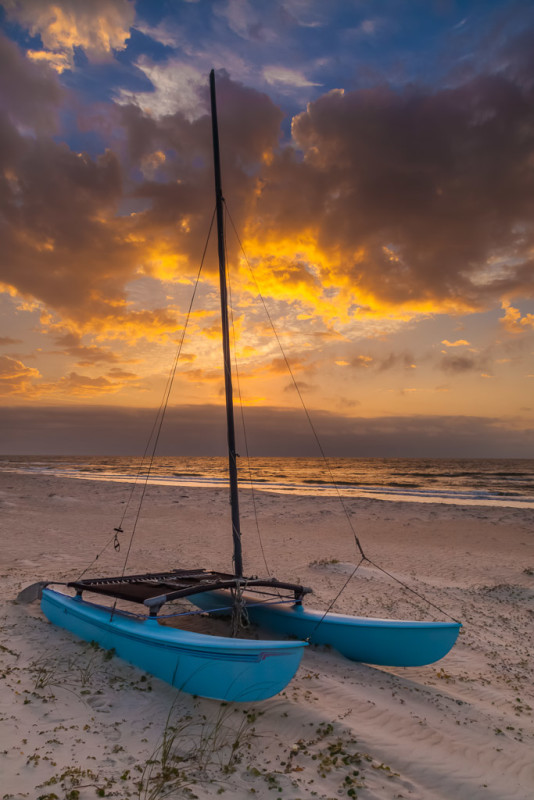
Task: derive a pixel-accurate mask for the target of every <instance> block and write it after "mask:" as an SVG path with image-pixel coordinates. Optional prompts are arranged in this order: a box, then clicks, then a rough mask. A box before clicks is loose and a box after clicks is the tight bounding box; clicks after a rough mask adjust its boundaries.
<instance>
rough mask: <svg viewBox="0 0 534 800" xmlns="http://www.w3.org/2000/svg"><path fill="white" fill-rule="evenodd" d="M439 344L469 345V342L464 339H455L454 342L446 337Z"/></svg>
mask: <svg viewBox="0 0 534 800" xmlns="http://www.w3.org/2000/svg"><path fill="white" fill-rule="evenodd" d="M441 344H444V345H445V346H446V347H469V342H468V341H466V339H457V340H456V341H455V342H449V340H448V339H443V340H442V342H441Z"/></svg>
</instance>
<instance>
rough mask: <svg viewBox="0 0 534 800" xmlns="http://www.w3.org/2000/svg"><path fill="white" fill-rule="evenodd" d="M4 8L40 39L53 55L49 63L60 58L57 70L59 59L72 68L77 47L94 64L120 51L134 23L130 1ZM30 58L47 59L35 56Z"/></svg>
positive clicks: (61, 1)
mask: <svg viewBox="0 0 534 800" xmlns="http://www.w3.org/2000/svg"><path fill="white" fill-rule="evenodd" d="M3 6H4V8H5V10H6V12H7V14H8V16H9V17H10V18H11V19H15V20H17V22H19V23H20V24H21V25H23V26H24V27H26V28H27V29H28V30H29V31H30V33H31V34H32V35H33V36H35V35H39V36H40V37H41V41H42V42H43V45H44V47H45V49H46V51H50V52H51V53H52V54H55V56H52V57H51V59H50V60H52V61H53V62H54V57H56V58H57V57H59V59H60V60H59V61H55V62H54V65H55V67H56V68H57V65H58V64H60V63H61V59H63V60H64V61H66V62H67V63H68V65H69V66H72V65H73V61H74V50H75V48H76V47H81V48H83V50H84V52H85V54H86V55H87V57H88V58H89V59H90V60H94V61H102V60H105V59H107V58H108V57H109V56H110V54H111V53H112V52H113V50H123V49H124V47H125V46H126V41H127V40H128V39H129V38H130V27H131V25H132V24H133V22H134V19H135V7H134V4H133V3H132V2H130V0H91V2H89V3H83V2H79V0H4V3H3ZM33 58H34V60H35V59H42V58H46V56H43V55H41V54H35V53H34V54H33ZM58 71H61V70H58Z"/></svg>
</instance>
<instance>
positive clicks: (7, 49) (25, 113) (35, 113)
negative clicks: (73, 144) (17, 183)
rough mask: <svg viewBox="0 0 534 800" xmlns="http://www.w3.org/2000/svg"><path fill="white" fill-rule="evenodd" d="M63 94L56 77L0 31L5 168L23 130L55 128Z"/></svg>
mask: <svg viewBox="0 0 534 800" xmlns="http://www.w3.org/2000/svg"><path fill="white" fill-rule="evenodd" d="M63 97H64V91H63V89H62V88H61V87H60V85H59V83H58V81H57V78H56V76H55V75H54V74H53V73H52V72H50V71H49V70H48V69H44V70H43V69H42V68H41V67H40V66H39V65H37V64H32V63H31V62H30V61H28V60H27V59H26V58H24V56H23V55H22V53H21V51H20V50H19V48H18V47H17V46H16V45H15V44H13V42H10V41H9V39H7V38H6V37H5V36H3V35H2V34H1V33H0V100H1V109H2V113H1V116H0V137H1V141H2V153H1V156H0V158H1V166H2V167H3V168H4V169H5V168H6V167H9V157H10V156H12V155H13V152H14V151H17V150H20V149H21V148H20V131H21V130H24V131H26V132H30V133H32V134H35V133H38V134H39V133H41V134H42V133H50V132H55V131H56V129H57V125H58V111H59V107H60V104H61V102H62V100H63Z"/></svg>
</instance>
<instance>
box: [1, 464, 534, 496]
mask: <svg viewBox="0 0 534 800" xmlns="http://www.w3.org/2000/svg"><path fill="white" fill-rule="evenodd" d="M239 468H240V469H239V473H240V478H239V480H240V486H241V488H242V490H244V491H246V490H247V489H250V488H251V487H252V488H253V489H254V490H255V491H264V492H276V493H280V494H294V495H314V496H335V495H341V496H343V497H366V498H375V499H380V500H391V501H410V502H416V503H448V504H455V505H492V506H506V507H515V508H534V459H465V458H464V459H432V458H332V459H314V458H242V459H240V460H239ZM0 471H4V472H6V471H7V472H17V473H26V474H36V473H41V474H47V475H51V476H52V475H54V476H57V477H62V478H72V479H76V478H79V479H80V478H82V479H90V480H100V481H116V482H126V483H133V482H137V481H142V482H145V481H146V482H148V483H149V484H159V485H168V486H198V487H217V486H218V487H226V486H227V485H228V471H227V460H226V459H225V458H198V457H194V458H193V457H191V458H188V457H175V458H171V457H156V458H155V459H154V460H153V461H152V462H151V463H150V462H149V461H147V460H146V459H145V460H143V459H141V458H134V457H119V456H116V457H95V456H90V457H83V456H0Z"/></svg>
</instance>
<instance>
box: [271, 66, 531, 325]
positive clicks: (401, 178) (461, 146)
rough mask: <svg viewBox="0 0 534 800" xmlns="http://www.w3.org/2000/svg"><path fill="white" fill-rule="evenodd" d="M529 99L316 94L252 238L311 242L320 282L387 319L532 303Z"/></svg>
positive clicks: (487, 83) (480, 87) (472, 84)
mask: <svg viewBox="0 0 534 800" xmlns="http://www.w3.org/2000/svg"><path fill="white" fill-rule="evenodd" d="M533 100H534V97H533V95H532V93H531V90H530V89H528V88H525V87H524V86H523V85H520V84H519V83H518V82H514V80H512V79H511V78H506V77H504V76H502V75H501V76H481V77H478V78H476V79H474V80H471V81H469V82H467V83H465V84H463V85H461V86H458V87H456V88H447V89H425V88H417V89H416V88H413V87H412V88H407V89H404V90H402V91H393V90H391V89H389V88H387V87H380V88H376V89H370V90H358V91H352V92H344V93H342V92H338V91H334V92H329V93H328V94H326V95H323V96H322V97H320V98H319V99H318V100H316V101H314V102H312V103H310V104H309V105H308V108H307V110H306V111H304V112H302V113H301V114H298V115H297V116H296V117H295V118H294V119H293V125H292V134H293V145H294V147H293V149H292V150H290V149H284V150H281V151H278V152H277V153H276V156H275V158H274V159H273V160H272V162H270V163H269V164H268V165H266V166H265V169H264V170H263V171H262V180H263V183H262V186H261V194H260V196H259V198H258V201H257V213H258V218H259V219H260V220H261V229H260V230H259V238H260V240H261V241H263V243H264V246H265V248H269V246H271V243H272V245H274V242H275V241H276V239H277V237H281V238H282V239H286V238H287V239H289V238H290V237H293V238H296V237H298V236H299V235H302V234H304V233H305V234H307V235H308V236H311V237H312V238H313V240H314V242H315V243H316V246H317V251H318V252H319V253H322V254H323V257H322V259H321V260H320V261H319V263H318V265H319V267H320V271H321V280H322V282H323V284H325V283H328V284H330V285H337V286H338V287H344V288H345V290H346V291H347V292H351V293H352V294H353V296H354V297H355V298H356V300H357V301H359V303H360V304H362V303H367V304H369V305H370V306H371V307H374V308H376V307H377V306H378V307H379V308H381V310H382V311H383V310H385V308H389V309H391V308H398V309H399V308H402V307H404V308H408V309H410V308H412V309H418V310H420V311H430V310H432V311H437V310H442V311H452V312H455V311H456V312H458V313H459V312H462V311H467V310H476V309H481V308H485V307H487V306H488V305H490V304H492V303H493V302H494V300H495V299H496V298H498V297H500V296H502V295H503V294H505V293H508V294H509V295H511V294H513V293H514V292H516V293H518V294H520V295H523V296H528V295H530V296H532V294H533V293H534V264H533V262H532V257H531V253H532V249H533V247H534V225H533V223H532V218H533V212H534V186H533V183H532V169H531V158H532V155H531V154H532V150H533V148H534V103H533ZM299 151H300V154H299ZM497 256H498V260H499V262H500V263H499V264H498V265H497V264H496V265H495V267H492V261H493V260H495V259H497ZM503 264H505V266H506V268H505V269H503ZM497 267H498V268H497Z"/></svg>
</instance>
